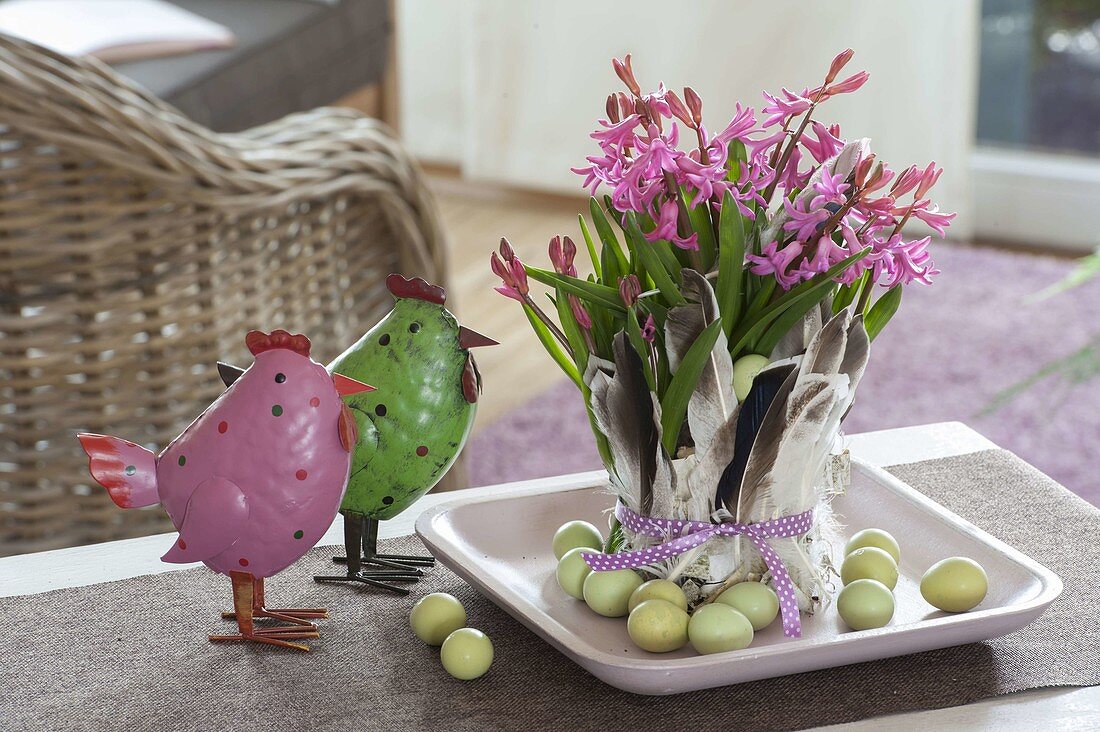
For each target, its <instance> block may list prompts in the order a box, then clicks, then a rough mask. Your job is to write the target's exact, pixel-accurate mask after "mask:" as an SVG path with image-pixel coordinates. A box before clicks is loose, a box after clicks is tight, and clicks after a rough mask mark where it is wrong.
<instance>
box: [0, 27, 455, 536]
mask: <svg viewBox="0 0 1100 732" xmlns="http://www.w3.org/2000/svg"><path fill="white" fill-rule="evenodd" d="M392 271H400V272H403V273H405V274H408V275H412V274H417V275H421V276H424V277H426V278H429V279H431V280H433V281H437V282H438V281H442V279H443V277H444V272H445V262H444V244H443V236H442V232H441V230H440V227H439V223H438V219H437V216H436V211H435V205H434V202H433V200H432V198H431V196H430V194H429V192H428V191H427V190H426V188H425V186H424V182H423V180H422V178H421V175H420V173H419V171H418V169H417V167H416V165H415V164H414V162H413V161H412V159H411V158H410V157H409V156H408V155H407V154H406V153H405V151H404V150H403V149H402V148H401V146H400V144H399V143H398V142H397V141H396V139H395V138H394V136H393V135H392V133H391V132H390V131H389V130H388V129H387V128H386V127H385V126H384V125H382V124H381V123H379V122H377V121H376V120H372V119H368V118H365V117H363V116H362V115H360V114H358V113H357V112H354V111H352V110H346V109H334V108H323V109H318V110H314V111H312V112H306V113H302V114H295V115H291V116H289V117H286V118H284V119H281V120H279V121H276V122H273V123H270V124H267V125H264V126H262V127H257V128H254V129H252V130H248V131H246V132H243V133H237V134H232V135H227V134H215V133H213V132H211V131H209V130H206V129H203V128H202V127H200V126H198V125H196V124H194V123H193V122H191V121H189V120H187V119H186V118H184V117H183V116H182V115H181V114H180V113H179V112H177V111H176V110H174V109H172V108H171V107H169V106H167V105H166V104H164V103H163V102H161V101H159V100H157V99H155V98H153V97H152V96H150V95H149V94H148V93H147V92H145V91H143V90H142V89H140V88H137V87H136V86H135V85H134V84H132V83H131V82H129V81H127V80H125V79H123V78H122V77H120V76H118V75H117V74H115V73H114V72H112V71H111V70H110V69H109V68H107V67H106V66H104V65H102V64H100V63H98V62H96V61H94V60H83V59H81V60H74V59H69V58H65V57H62V56H58V55H56V54H53V53H51V52H49V51H47V50H44V49H42V48H39V47H37V46H33V45H30V44H27V43H24V42H21V41H18V40H14V39H11V38H9V37H4V36H0V555H5V554H13V553H20V552H30V551H40V550H44V549H51V548H56V547H62V546H71V545H74V544H82V543H88V542H97V541H106V540H109V539H117V538H122V537H127V536H136V535H141V534H147V533H152V532H155V531H164V530H167V529H170V528H171V526H170V525H168V524H167V521H166V519H165V518H164V516H163V512H161V511H160V510H159V509H154V510H141V511H121V510H119V509H118V508H116V507H115V506H114V505H113V504H112V503H111V502H110V500H109V499H108V497H107V495H106V492H105V491H103V490H102V489H100V488H98V487H95V486H92V485H90V483H89V481H90V478H89V477H88V476H87V459H86V458H85V456H84V454H83V452H82V451H81V450H80V448H79V445H78V444H77V442H76V440H75V438H74V435H75V433H76V432H78V431H90V432H101V433H106V434H113V435H117V436H120V437H125V438H127V439H131V440H134V441H135V442H139V443H142V444H150V445H156V446H158V447H159V446H163V445H164V444H166V442H167V441H168V440H170V439H171V438H173V437H174V436H175V435H176V434H178V433H179V432H180V431H181V430H182V428H183V427H184V426H186V424H187V423H188V422H189V421H190V420H192V419H193V418H194V417H196V416H197V415H198V413H199V412H200V411H201V410H202V409H203V408H204V407H205V406H206V405H207V404H209V403H210V401H211V400H212V399H214V398H215V397H216V396H217V395H218V394H219V393H220V392H221V390H222V388H223V387H222V385H221V382H220V380H219V378H218V376H217V373H216V371H215V369H214V363H215V361H216V360H218V359H230V360H235V361H236V362H238V363H245V364H247V363H249V362H250V357H249V356H248V354H247V351H246V350H245V348H244V344H243V336H244V333H245V332H246V331H247V330H248V329H250V328H263V329H271V328H276V327H278V328H285V329H287V330H291V331H295V332H301V333H305V334H307V335H309V337H310V338H311V339H312V341H313V344H314V348H313V355H314V358H316V359H317V360H320V361H324V360H327V359H329V358H331V357H332V356H334V355H336V354H337V353H339V352H340V351H341V350H342V349H343V348H344V347H346V346H347V345H348V344H349V343H351V342H352V341H353V340H354V339H356V338H358V337H359V335H360V334H362V332H363V331H365V330H366V329H367V328H368V327H369V326H370V325H372V324H373V323H374V322H376V321H377V320H378V318H379V317H380V316H381V315H382V314H384V313H385V312H386V311H387V310H388V309H389V307H390V305H391V303H392V299H391V298H390V297H389V295H388V293H387V292H386V291H385V287H384V284H383V280H384V277H385V275H386V274H388V273H389V272H392Z"/></svg>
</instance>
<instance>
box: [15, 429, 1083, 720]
mask: <svg viewBox="0 0 1100 732" xmlns="http://www.w3.org/2000/svg"><path fill="white" fill-rule="evenodd" d="M892 472H893V473H894V474H896V475H897V476H898V477H900V478H901V479H902V480H904V481H906V482H907V483H909V484H910V485H912V486H914V487H915V488H917V489H919V490H921V491H922V492H924V493H926V494H927V495H929V496H930V497H932V498H933V499H935V500H937V501H939V502H941V503H943V504H944V505H946V506H947V507H948V508H950V509H952V510H954V511H955V512H957V513H958V514H960V515H961V516H963V517H965V518H967V519H969V520H970V521H972V522H974V523H975V524H977V525H979V526H981V527H982V528H984V529H985V530H987V531H989V532H990V533H992V534H994V535H995V536H998V537H1000V538H1001V539H1003V540H1004V541H1006V542H1007V543H1009V544H1011V545H1012V546H1015V547H1017V548H1018V549H1020V550H1022V551H1023V552H1025V553H1026V554H1029V555H1030V556H1032V557H1034V558H1035V559H1036V560H1038V561H1039V562H1040V563H1042V564H1044V565H1046V566H1047V567H1049V568H1050V569H1052V570H1054V571H1055V572H1056V573H1057V574H1059V575H1060V576H1061V577H1062V579H1063V581H1064V582H1065V592H1064V593H1063V595H1062V596H1061V598H1059V600H1057V601H1056V602H1055V604H1054V605H1053V606H1052V607H1051V608H1050V609H1049V610H1048V611H1047V613H1046V614H1045V615H1044V616H1043V617H1042V618H1040V619H1039V620H1038V621H1036V622H1035V623H1033V624H1032V625H1030V626H1029V627H1027V628H1025V629H1023V630H1020V631H1018V632H1016V633H1013V634H1011V635H1009V636H1006V637H1004V638H1000V639H997V640H993V641H988V642H985V643H977V644H972V645H966V646H958V647H955V648H947V649H943V650H939V651H932V652H928V653H922V654H918V655H913V656H906V657H902V658H895V659H888V660H884V661H876V662H872V663H864V664H857V665H852V666H844V667H841V668H836V669H830V670H824V671H816V672H812V673H806V674H799V675H796V676H788V677H784V678H779V679H770V680H766V681H759V682H753V683H749V684H742V685H739V686H732V687H725V688H719V689H711V690H708V691H702V692H695V693H689V694H681V695H677V696H672V697H642V696H634V695H631V694H627V693H625V692H620V691H618V690H616V689H613V688H612V687H609V686H607V685H605V684H603V683H602V682H600V681H597V680H596V679H595V678H593V677H592V676H589V675H588V674H587V673H586V672H585V671H583V670H582V669H581V668H580V667H578V666H576V665H574V664H573V663H572V662H571V661H569V660H568V659H566V658H565V657H564V656H562V655H560V654H559V653H557V652H556V651H554V650H553V649H552V648H551V647H550V646H548V645H547V644H546V643H544V642H543V641H542V640H540V639H539V638H538V637H537V636H535V635H534V634H533V633H531V632H529V631H528V630H527V629H525V628H524V627H523V626H521V625H520V624H519V623H517V622H516V621H514V620H512V619H511V618H510V617H509V616H508V615H507V614H505V613H504V612H503V611H501V610H499V609H498V608H497V607H496V606H495V605H493V604H492V603H491V602H489V601H488V600H486V599H484V598H482V597H481V596H479V595H478V594H477V593H476V592H474V591H473V590H472V589H470V588H469V587H468V586H467V585H466V584H465V583H464V582H462V581H461V580H459V579H458V578H457V577H455V575H453V574H452V573H451V572H449V571H447V570H446V569H443V568H441V567H440V568H436V569H435V570H433V571H432V572H431V575H430V577H429V578H428V579H427V580H426V581H425V582H422V583H421V584H420V585H419V586H418V587H417V588H416V589H415V590H414V593H413V595H412V596H410V597H409V598H403V599H398V598H394V597H392V596H389V595H382V594H376V593H374V592H372V591H362V590H358V589H352V588H347V587H342V586H335V587H334V586H320V585H317V584H315V583H313V582H312V580H310V575H312V574H313V573H314V572H315V571H317V570H319V569H321V568H327V567H331V565H330V564H329V563H328V562H327V558H328V557H329V556H331V554H332V551H333V550H332V548H331V547H328V548H322V549H316V550H314V551H313V552H312V553H311V554H309V555H307V557H306V558H305V559H303V560H302V561H301V562H299V563H298V564H297V565H295V566H294V567H292V568H290V569H289V570H287V571H286V572H284V573H283V574H282V575H279V576H278V577H276V578H274V579H273V580H271V581H270V582H269V587H268V600H269V603H271V604H273V605H285V604H293V605H299V606H314V605H318V606H327V607H328V608H329V610H330V612H331V613H332V619H331V620H328V621H322V622H321V637H320V638H319V639H315V640H313V641H311V643H312V645H313V649H314V650H313V651H312V652H311V653H309V654H299V653H297V652H293V651H286V650H281V649H271V648H262V647H256V646H248V647H246V646H239V645H214V644H211V643H208V642H207V641H206V640H205V636H206V634H207V633H209V632H211V631H214V630H224V631H226V632H228V631H229V630H230V629H231V627H232V625H231V624H230V623H229V622H223V621H221V620H220V619H218V612H219V611H220V610H222V609H226V608H227V606H228V603H229V600H230V590H229V582H228V580H227V579H226V578H224V577H222V576H220V575H217V574H215V573H213V572H210V571H208V570H205V569H199V570H187V571H183V572H174V573H170V574H165V575H159V576H145V577H137V578H134V579H129V580H123V581H119V582H111V583H107V584H101V585H93V586H89V587H81V588H76V589H69V590H62V591H57V592H50V593H46V594H41V595H33V596H23V597H14V598H0V629H2V630H0V683H2V684H3V692H2V695H0V729H3V730H24V729H25V730H49V731H50V732H56V731H57V730H70V729H92V730H157V731H158V732H159V731H162V730H257V731H258V730H282V729H286V730H339V731H340V732H351V731H352V730H374V729H377V730H403V729H409V730H437V729H438V730H452V729H454V730H493V729H520V730H524V731H525V732H533V731H535V730H555V731H559V730H588V729H591V730H601V732H609V731H610V730H618V729H632V730H639V731H640V732H644V731H645V730H656V729H673V728H681V729H699V730H704V729H721V730H736V729H754V730H758V729H798V728H804V727H808V726H813V725H820V724H830V723H837V722H843V721H851V720H856V719H863V718H866V717H871V716H875V715H881V714H888V713H894V712H903V711H911V710H918V709H931V708H936V707H944V706H953V705H958V704H965V703H968V702H972V701H976V700H978V699H983V698H986V697H991V696H996V695H998V694H1005V693H1008V692H1013V691H1019V690H1023V689H1032V688H1037V687H1042V686H1054V685H1077V686H1081V685H1092V684H1097V683H1100V651H1098V649H1100V634H1098V632H1097V628H1096V624H1097V620H1098V618H1100V610H1098V608H1100V582H1098V579H1100V576H1098V567H1100V549H1098V545H1097V540H1098V538H1100V511H1098V510H1097V509H1095V508H1093V507H1092V506H1090V505H1088V504H1087V503H1085V502H1084V501H1082V500H1080V499H1079V498H1077V497H1076V496H1074V495H1072V494H1071V493H1069V492H1068V491H1066V490H1065V489H1063V488H1061V487H1060V486H1058V485H1057V484H1055V483H1054V482H1052V481H1051V480H1050V479H1049V478H1046V477H1045V476H1043V475H1042V474H1041V473H1039V472H1038V471H1036V470H1035V469H1034V468H1032V467H1030V466H1028V465H1027V464H1025V463H1024V462H1023V461H1021V460H1020V459H1018V458H1016V457H1015V456H1013V455H1011V454H1009V453H1007V452H1003V451H1000V450H991V451H987V452H981V453H975V454H972V455H966V456H961V457H954V458H946V459H943V460H935V461H929V462H924V463H916V464H912V465H904V466H899V467H896V468H894V469H893V470H892ZM386 545H387V549H389V550H392V551H395V552H408V551H410V550H420V549H421V548H420V546H419V542H417V541H416V539H413V538H409V537H407V538H404V539H400V540H395V541H390V542H386ZM432 591H446V592H450V593H452V594H454V595H456V596H458V597H459V599H461V600H462V602H463V603H464V604H465V605H466V608H467V610H468V614H469V617H470V619H471V624H474V625H476V626H477V627H479V628H481V629H482V630H484V631H485V632H486V633H488V634H489V636H490V637H491V638H492V639H493V642H494V644H495V648H496V661H495V663H494V665H493V667H492V669H491V671H490V672H489V674H487V675H486V676H484V677H483V678H482V679H480V680H478V681H476V682H472V683H462V682H458V681H455V680H453V679H451V678H450V677H449V676H447V675H446V674H445V673H444V672H443V670H442V668H441V667H440V665H439V660H438V653H437V651H433V650H432V649H430V648H428V647H426V646H424V645H423V644H421V643H419V642H418V641H416V639H415V638H414V637H413V636H412V635H411V633H410V631H409V630H408V626H407V624H406V614H407V612H408V609H409V607H410V606H411V605H412V603H413V602H414V601H415V599H416V597H418V596H420V595H421V594H422V593H427V592H432Z"/></svg>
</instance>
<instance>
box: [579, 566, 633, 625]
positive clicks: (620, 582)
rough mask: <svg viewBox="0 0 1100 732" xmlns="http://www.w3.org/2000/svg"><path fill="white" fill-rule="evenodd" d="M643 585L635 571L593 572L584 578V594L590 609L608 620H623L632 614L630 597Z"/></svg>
mask: <svg viewBox="0 0 1100 732" xmlns="http://www.w3.org/2000/svg"><path fill="white" fill-rule="evenodd" d="M641 584H642V578H641V577H639V576H638V573H637V572H635V571H634V570H633V569H612V570H608V571H606V572H591V573H589V575H588V576H587V577H585V578H584V585H583V587H582V594H583V596H584V601H585V603H586V604H587V605H588V607H590V608H592V610H594V611H595V612H597V613H599V614H600V615H603V616H604V617H608V618H621V617H623V616H624V615H626V614H627V613H629V612H630V595H631V593H633V592H634V590H636V589H638V586H639V585H641Z"/></svg>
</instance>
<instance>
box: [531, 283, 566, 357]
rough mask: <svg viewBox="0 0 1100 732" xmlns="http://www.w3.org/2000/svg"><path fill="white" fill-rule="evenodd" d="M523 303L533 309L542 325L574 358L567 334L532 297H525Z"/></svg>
mask: <svg viewBox="0 0 1100 732" xmlns="http://www.w3.org/2000/svg"><path fill="white" fill-rule="evenodd" d="M523 303H524V304H525V305H527V306H528V307H529V308H531V311H532V312H534V314H535V315H536V316H537V317H538V319H539V320H541V321H542V324H543V325H545V326H546V328H547V329H548V330H549V331H550V332H551V333H552V334H553V335H554V337H555V338H557V339H558V342H559V343H561V345H562V347H563V348H565V352H566V353H568V354H569V357H570V358H572V357H573V349H572V348H570V346H569V339H568V338H566V337H565V334H564V333H562V332H561V329H560V328H558V326H557V325H556V324H555V323H554V321H553V320H551V319H550V316H548V315H547V314H546V313H544V312H543V311H542V308H540V307H539V306H538V305H536V304H535V301H534V300H532V299H531V296H530V295H523Z"/></svg>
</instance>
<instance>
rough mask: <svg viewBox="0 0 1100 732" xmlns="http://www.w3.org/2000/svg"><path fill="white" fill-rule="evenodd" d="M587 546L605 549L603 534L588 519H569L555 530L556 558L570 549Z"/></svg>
mask: <svg viewBox="0 0 1100 732" xmlns="http://www.w3.org/2000/svg"><path fill="white" fill-rule="evenodd" d="M577 547H585V548H587V549H595V550H596V551H602V550H603V535H601V534H600V530H599V529H597V528H596V527H595V526H593V525H592V524H590V523H588V522H587V521H569V522H568V523H564V524H562V525H561V526H560V527H559V528H558V530H557V531H556V532H554V558H555V559H561V558H562V557H563V556H565V553H566V552H567V551H569V550H570V549H576V548H577Z"/></svg>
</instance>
